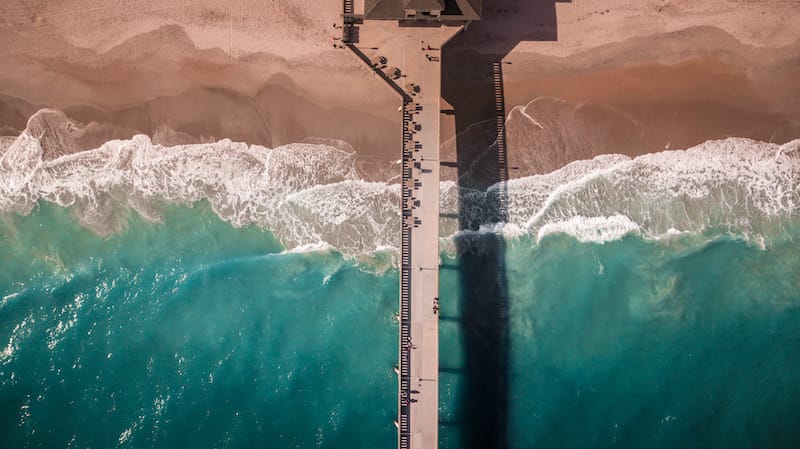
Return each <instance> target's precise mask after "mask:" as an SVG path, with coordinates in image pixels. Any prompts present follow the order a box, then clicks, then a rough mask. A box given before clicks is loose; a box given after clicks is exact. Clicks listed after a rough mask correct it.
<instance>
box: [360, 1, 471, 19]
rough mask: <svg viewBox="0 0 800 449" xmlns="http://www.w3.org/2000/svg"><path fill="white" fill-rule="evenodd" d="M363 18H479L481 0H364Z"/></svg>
mask: <svg viewBox="0 0 800 449" xmlns="http://www.w3.org/2000/svg"><path fill="white" fill-rule="evenodd" d="M364 18H365V19H372V20H430V21H439V22H463V21H468V20H480V18H481V0H364Z"/></svg>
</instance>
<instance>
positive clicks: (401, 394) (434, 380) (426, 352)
mask: <svg viewBox="0 0 800 449" xmlns="http://www.w3.org/2000/svg"><path fill="white" fill-rule="evenodd" d="M358 9H359V8H358V4H357V3H356V5H355V6H354V5H353V2H352V0H344V11H345V20H344V28H345V29H343V36H348V37H352V36H358V42H354V39H353V40H349V41H348V40H347V39H343V40H344V43H345V45H346V46H347V47H348V48H349V49H350V50H351V51H352V52H353V53H354V54H355V55H356V56H357V57H358V58H359V59H360V60H361V61H363V62H364V64H365V65H367V67H369V70H372V71H373V72H374V73H375V75H376V76H377V77H378V78H380V79H381V80H382V81H383V82H385V83H387V84H388V85H389V87H391V88H392V89H393V90H394V91H395V92H397V93H398V96H399V97H400V99H401V101H402V108H401V112H402V131H401V133H402V137H401V139H400V147H399V148H398V153H400V154H402V157H401V160H402V188H401V192H402V193H401V204H400V209H401V213H402V227H401V230H400V232H401V267H400V301H399V313H398V321H399V333H398V334H399V335H398V348H399V351H398V364H397V367H396V371H397V373H398V403H397V420H396V422H395V424H396V425H397V428H398V447H399V448H400V449H436V448H437V447H438V434H439V432H438V428H439V411H438V407H439V401H438V399H439V314H438V307H439V304H438V301H439V145H440V129H439V125H440V101H441V65H440V62H441V61H440V58H441V52H440V49H441V47H442V45H444V44H445V43H446V42H447V41H448V40H449V39H450V38H451V37H452V36H453V35H455V34H456V33H457V32H458V31H459V30H460V27H455V26H451V27H408V26H406V27H403V26H399V25H398V24H397V23H391V22H380V23H370V22H365V23H360V22H359V21H358V20H357V19H355V18H353V17H350V18H348V16H347V14H348V13H349V14H353V11H355V14H357V13H358ZM348 23H350V24H351V25H350V26H351V27H352V28H355V27H356V24H358V28H359V29H358V30H352V29H351V30H347V29H346V28H347V27H348ZM378 27H380V28H381V30H380V31H382V32H374V33H373V32H371V30H378ZM386 27H393V29H392V33H391V34H390V38H386V36H387V33H386V30H385V29H386ZM381 36H383V37H381ZM373 37H375V40H370V39H371V38H373ZM380 57H383V58H385V59H386V64H378V65H376V64H374V61H376V60H379V59H380ZM395 68H396V69H398V70H399V73H400V75H401V76H400V77H397V78H395V77H393V75H396V74H397V72H394V73H392V72H393V71H394V69H395Z"/></svg>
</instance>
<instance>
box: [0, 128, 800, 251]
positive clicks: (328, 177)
mask: <svg viewBox="0 0 800 449" xmlns="http://www.w3.org/2000/svg"><path fill="white" fill-rule="evenodd" d="M31 120H34V118H32V119H31ZM32 129H39V128H32ZM44 132H48V131H47V130H45V131H44ZM42 137H43V136H42V135H34V134H33V133H32V132H31V131H26V132H23V134H22V135H20V136H19V137H18V138H17V139H16V140H14V142H13V143H11V144H10V145H9V146H8V147H7V149H6V151H5V152H4V153H2V154H0V212H5V213H9V212H11V213H22V214H26V213H29V212H30V211H31V210H33V208H34V207H35V205H36V204H37V202H39V201H49V202H52V203H56V204H60V205H63V206H69V207H72V208H74V209H75V210H76V211H77V212H78V215H79V216H80V218H81V220H82V222H83V223H84V224H86V225H87V226H89V227H91V228H93V229H95V230H97V231H98V232H102V233H107V232H114V231H115V230H117V229H118V228H119V226H120V223H121V220H122V219H123V218H122V217H124V214H122V213H120V209H121V208H124V207H130V208H133V209H134V210H136V211H138V212H139V213H140V214H141V215H143V216H144V217H147V218H149V219H151V220H159V219H160V217H159V214H158V209H157V208H153V207H152V205H153V203H154V202H156V201H163V200H166V201H173V202H178V203H186V204H191V203H193V202H196V201H199V200H208V201H209V202H210V204H211V206H212V208H213V210H214V212H215V213H216V214H218V215H219V217H221V218H222V219H224V220H227V221H229V222H230V223H232V224H233V225H234V226H244V225H250V224H254V225H257V226H261V227H263V228H265V229H268V230H270V231H271V232H272V233H273V234H274V235H275V236H276V237H277V238H279V239H280V240H281V241H282V242H283V244H284V245H285V246H286V248H287V250H288V251H304V250H310V249H311V250H316V249H320V248H326V247H334V248H336V249H338V250H340V251H342V252H343V253H345V254H348V255H356V254H362V253H369V252H373V251H376V250H380V251H385V250H387V249H392V248H396V247H397V241H398V238H399V235H398V234H399V233H398V231H399V225H400V218H399V212H398V204H399V188H398V185H397V184H387V183H375V182H366V181H363V180H361V179H359V177H358V175H357V172H356V170H355V168H354V167H355V155H354V154H352V153H348V152H345V151H342V150H339V149H337V148H334V147H331V146H326V145H317V144H290V145H285V146H281V147H277V148H274V149H270V148H265V147H262V146H258V145H246V144H244V143H236V142H231V141H230V140H221V141H219V142H216V143H212V144H196V145H182V146H174V147H163V146H161V145H156V144H154V143H153V142H152V141H151V140H150V139H149V138H148V137H147V136H143V135H138V136H135V137H133V138H132V139H130V140H114V141H109V142H106V143H105V144H103V145H102V146H101V147H99V148H97V149H93V150H89V151H84V152H80V153H75V154H69V155H64V156H61V157H57V158H54V159H49V160H45V158H43V149H42ZM798 180H800V140H796V141H793V142H789V143H787V144H785V145H776V144H770V143H763V142H757V141H753V140H748V139H742V138H729V139H725V140H719V141H709V142H706V143H703V144H701V145H698V146H696V147H693V148H690V149H688V150H683V151H665V152H662V153H656V154H649V155H644V156H640V157H637V158H635V159H631V158H629V157H626V156H622V155H603V156H599V157H596V158H594V159H592V160H585V161H577V162H573V163H571V164H568V165H567V166H565V167H563V168H561V169H559V170H556V171H554V172H552V173H548V174H545V175H537V176H530V177H526V178H521V179H514V180H511V181H509V182H508V183H507V184H505V185H495V186H493V187H491V188H489V189H488V190H486V191H477V190H459V188H458V186H457V185H456V184H455V183H453V182H443V183H442V185H441V187H442V189H441V190H442V193H441V210H442V213H443V214H444V215H448V214H450V215H451V216H452V215H458V214H460V215H461V216H462V221H465V222H466V223H468V224H469V225H470V226H469V228H471V229H479V231H478V232H501V233H503V234H504V235H506V236H516V235H520V234H526V233H527V234H530V235H531V236H534V237H537V238H541V237H543V236H545V235H547V234H551V233H557V232H559V233H567V234H570V235H572V236H574V237H576V238H577V239H579V240H581V241H597V242H606V241H609V240H613V239H618V238H621V237H622V236H624V235H626V234H628V233H631V232H635V233H638V234H640V235H642V236H643V237H645V238H655V239H658V238H664V237H669V236H671V235H675V234H680V233H699V232H703V231H705V230H707V229H710V228H718V229H721V230H723V231H725V232H731V233H736V234H738V235H743V236H745V237H748V238H753V237H755V240H758V238H761V236H760V234H759V233H760V232H762V230H764V229H766V227H769V226H772V225H775V224H779V223H780V221H781V220H783V219H784V218H786V217H788V216H791V215H793V214H796V213H797V212H798V209H799V208H800V192H799V191H798ZM499 195H507V204H508V208H507V217H506V218H507V219H506V222H505V223H493V222H492V221H493V220H492V219H491V218H490V217H496V216H497V210H496V204H497V198H498V196H499ZM464 217H466V218H464ZM457 232H458V223H457V220H454V219H442V221H441V226H440V233H441V236H442V237H443V238H445V239H447V238H449V237H452V236H454V235H456V234H457ZM462 234H463V231H462Z"/></svg>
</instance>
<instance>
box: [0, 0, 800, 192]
mask: <svg viewBox="0 0 800 449" xmlns="http://www.w3.org/2000/svg"><path fill="white" fill-rule="evenodd" d="M81 2H89V0H70V2H67V3H69V4H76V5H78V4H82V3H81ZM22 3H23V4H24V5H23V6H22V7H20V8H17V10H15V11H11V12H14V14H10V13H9V11H4V9H8V7H6V8H3V7H0V16H3V17H5V21H4V22H0V37H2V38H3V39H4V40H6V41H7V42H9V43H10V45H8V46H6V47H5V48H4V49H0V56H2V60H4V61H13V63H11V62H6V63H5V64H3V65H4V67H3V69H4V78H3V79H0V135H12V136H14V135H17V134H18V133H19V132H20V131H21V130H22V129H23V128H24V126H25V124H26V123H27V120H28V119H29V118H30V116H31V115H32V114H33V113H35V112H36V111H37V110H39V109H41V108H55V109H59V110H62V111H63V112H64V113H65V114H66V116H67V117H68V118H69V120H70V121H72V122H74V123H73V125H70V126H73V127H74V128H78V129H81V136H80V138H77V139H72V141H71V145H72V147H69V146H65V147H64V148H60V149H55V150H53V153H54V154H62V153H68V152H74V151H78V150H81V149H89V148H95V147H97V146H99V145H100V144H102V143H103V142H105V141H108V140H111V139H126V138H130V137H132V136H133V135H135V134H145V135H148V136H149V137H150V138H151V139H152V140H153V141H154V142H155V143H160V144H164V145H175V144H186V143H203V142H213V141H217V140H220V139H225V138H229V139H231V140H234V141H242V142H246V143H248V144H256V145H263V146H267V147H276V146H280V145H284V144H288V143H295V142H308V141H312V142H320V141H330V142H334V141H342V142H344V143H345V144H346V145H348V146H350V147H352V148H353V149H354V150H355V151H356V153H357V155H358V160H359V164H360V169H359V170H360V172H361V173H362V174H363V175H364V176H365V177H367V178H368V179H370V180H374V181H383V180H387V179H391V178H392V177H393V176H394V175H396V173H395V171H396V167H394V166H393V165H392V162H394V161H395V160H397V159H398V158H399V149H398V148H397V147H398V145H399V143H398V142H399V121H400V116H399V113H398V112H397V106H398V104H399V102H398V100H397V99H396V98H394V97H393V96H392V94H391V93H390V92H388V91H387V90H386V89H385V88H384V86H382V85H381V83H380V81H379V80H378V79H377V78H375V77H374V76H373V75H372V74H371V73H370V72H369V71H368V70H366V69H365V68H364V67H361V65H362V64H361V63H360V62H359V61H357V60H356V59H355V58H354V57H353V56H352V55H349V54H348V53H347V51H345V50H334V49H333V48H332V46H331V47H328V46H327V45H328V44H327V43H326V44H325V45H324V46H323V45H322V42H328V41H326V38H327V36H326V33H327V34H331V33H330V31H331V30H330V29H329V28H330V26H331V25H330V23H332V22H335V21H336V20H337V18H338V10H337V8H335V7H334V6H335V5H334V6H331V5H326V6H325V7H324V8H323V11H322V14H321V15H320V17H318V18H316V19H313V20H311V19H309V20H306V21H297V20H293V18H292V16H291V15H290V14H289V12H287V11H284V10H283V9H281V6H280V5H275V6H271V7H267V8H266V9H264V10H261V9H258V8H255V9H254V10H252V11H251V10H247V11H243V12H241V14H238V13H235V12H232V11H228V12H225V11H223V9H225V8H223V6H225V5H223V4H222V2H210V3H209V5H208V6H207V7H205V9H203V8H200V10H198V11H192V12H190V13H189V14H190V15H189V16H188V18H187V17H182V16H180V14H179V10H180V8H178V10H176V11H172V10H169V11H166V12H163V14H162V13H159V14H161V15H159V14H156V16H157V17H155V16H154V17H155V18H154V17H151V16H149V15H148V14H147V8H144V9H143V11H142V12H141V13H136V14H134V15H133V16H132V19H131V20H132V23H131V24H125V23H122V22H121V21H120V20H118V19H119V18H117V19H115V20H112V21H110V22H109V23H102V24H101V25H100V26H98V27H97V29H90V28H91V27H89V25H90V24H91V23H90V22H91V20H89V18H86V19H85V20H84V21H83V22H82V21H81V19H80V18H78V17H75V15H74V14H73V13H71V12H69V11H68V10H65V11H61V10H59V9H58V8H62V9H63V8H66V6H61V7H59V6H52V8H54V10H53V11H50V12H49V13H48V12H47V11H44V12H39V13H34V12H35V11H34V9H35V8H33V5H32V4H30V5H28V4H27V3H28V2H26V1H22ZM657 3H659V2H653V1H649V0H648V1H645V2H639V3H636V2H632V1H630V0H607V1H606V2H604V4H607V5H608V8H605V9H604V8H602V7H601V6H602V5H596V4H594V5H586V4H581V3H579V2H576V3H575V4H572V3H567V4H558V5H557V7H556V11H554V12H553V14H554V16H553V17H551V19H552V20H554V21H555V22H554V23H557V24H558V26H560V27H561V29H560V30H559V31H558V38H557V39H556V40H554V41H543V42H542V41H539V42H537V41H528V42H521V43H519V44H518V45H516V46H515V47H514V48H513V49H512V50H511V51H510V53H509V54H508V55H506V57H505V58H504V60H505V61H507V62H510V63H511V64H509V65H505V66H504V72H505V80H506V87H505V91H506V105H507V111H506V112H507V114H508V117H507V119H508V128H507V130H508V142H509V149H508V154H509V165H511V166H513V167H515V169H513V170H511V171H510V175H511V177H512V178H516V177H523V176H527V175H531V174H541V173H548V172H551V171H553V170H556V169H558V168H559V167H562V166H563V165H565V164H567V163H569V162H571V161H575V160H582V159H589V158H591V157H594V156H596V155H599V154H608V153H619V154H625V155H627V156H631V157H635V156H638V155H641V154H646V153H652V152H655V151H662V150H664V149H670V148H688V147H691V146H693V145H697V144H700V143H702V142H705V141H708V140H714V139H720V138H725V137H730V136H737V137H746V138H752V139H755V140H761V141H766V142H775V143H785V142H788V141H790V140H793V139H795V138H798V137H800V85H798V84H797V83H796V82H794V80H796V79H800V62H798V61H800V31H794V32H793V31H792V30H771V29H770V30H766V29H765V30H762V32H761V34H758V33H757V32H756V31H757V30H758V27H759V26H762V27H763V26H764V24H765V23H768V22H769V20H770V19H773V18H776V17H781V20H788V19H787V17H793V16H794V15H800V13H798V12H796V11H793V10H792V9H791V8H789V5H785V6H783V5H773V6H771V7H770V6H768V5H765V6H763V7H762V8H761V9H759V8H758V7H757V6H754V5H748V6H747V7H746V8H744V9H743V10H742V11H741V12H736V11H732V10H729V9H728V7H727V6H726V3H725V2H724V1H722V0H719V1H715V2H711V3H709V4H707V5H704V6H703V7H698V8H697V9H693V7H690V6H687V5H688V3H686V4H684V2H672V4H670V5H667V6H668V7H662V6H663V5H662V6H658V7H655V6H654V5H656V4H657ZM26 8H28V9H30V11H33V12H31V15H30V17H31V20H30V22H26V21H24V20H22V19H21V18H22V17H23V16H24V14H23V15H21V14H20V11H21V10H25V9H26ZM31 8H33V9H31ZM220 8H222V9H220ZM269 8H276V9H275V10H270V9H269ZM665 8H666V10H665ZM45 9H46V8H45ZM301 9H302V8H301ZM751 10H757V11H758V12H759V13H760V14H759V17H758V18H757V22H758V23H757V24H756V23H754V24H752V25H751V26H748V27H742V30H741V33H740V34H741V35H740V36H739V37H737V36H732V35H731V34H729V33H728V32H726V31H724V30H731V29H732V27H734V24H736V23H738V22H737V21H741V20H744V19H745V18H747V14H749V13H752V11H751ZM58 11H61V12H58ZM92 11H94V10H92ZM103 11H105V10H104V9H97V11H96V12H90V14H89V15H90V16H91V15H92V14H95V15H97V14H101V13H103V14H104V12H103ZM170 11H171V12H170ZM209 11H211V12H209ZM608 11H610V12H608ZM4 12H5V14H3V13H4ZM185 12H186V11H184V13H185ZM212 13H213V14H212ZM223 13H224V14H223ZM229 13H230V15H226V14H229ZM170 14H173V15H170ZM215 14H216V15H215ZM237 14H238V15H237ZM250 14H253V17H250V16H249V15H250ZM270 14H272V15H273V16H274V17H273V16H270ZM665 14H667V15H666V16H665ZM245 16H247V17H245ZM267 16H270V17H271V18H267ZM9 17H11V18H9ZM215 17H216V18H215ZM190 19H191V20H190ZM234 19H236V20H240V19H241V21H240V22H230V24H231V26H232V24H234V23H236V24H238V25H239V28H236V30H237V31H238V32H239V34H236V33H234V29H231V30H229V31H230V33H228V34H225V33H222V32H221V29H222V28H221V26H222V25H224V24H226V23H228V22H226V20H227V21H233V20H234ZM622 19H625V20H634V21H635V23H636V24H637V26H636V27H633V28H630V29H629V28H626V27H625V26H624V25H623V22H620V21H621V20H622ZM531 20H533V22H531V21H530V20H529V21H528V22H524V23H520V24H519V25H520V26H534V25H535V21H536V20H538V19H537V18H533V19H531ZM542 20H544V19H542ZM197 21H199V22H204V21H205V22H206V23H207V25H208V27H209V28H208V30H207V31H206V33H205V34H204V33H203V32H202V31H201V29H200V28H198V27H197V25H198V22H197ZM715 21H716V25H718V27H714V26H712V25H713V24H714V23H715ZM684 22H685V23H687V24H689V27H688V28H683V29H681V28H679V27H678V25H679V24H681V23H684ZM190 23H191V25H189V24H190ZM645 24H650V25H651V27H650V28H647V27H645V26H644V25H645ZM758 24H760V25H758ZM76 26H77V28H74V27H76ZM265 26H266V27H267V29H265V31H264V34H263V35H262V34H253V35H251V36H249V37H248V36H246V33H244V31H245V30H253V29H259V27H261V28H264V27H265ZM114 27H122V28H121V29H123V30H125V31H124V32H121V33H117V34H113V33H112V32H111V31H113V29H114ZM603 27H607V29H604V28H603ZM87 29H89V31H91V32H90V33H88V34H86V35H85V36H84V35H81V34H80V33H79V31H81V30H84V31H85V30H87ZM577 29H584V30H585V31H584V33H583V34H580V35H579V34H577V31H576V30H577ZM571 30H572V31H571ZM573 31H575V32H573ZM281 33H284V36H283V37H284V40H285V41H286V43H285V45H286V46H287V47H286V48H282V49H276V47H275V46H276V45H277V43H276V42H272V41H270V36H275V35H280V34H281ZM770 33H772V34H770ZM126 37H127V38H126ZM234 37H235V39H234ZM592 37H593V38H594V40H592V39H591V38H592ZM125 38H126V39H125ZM389 38H390V36H385V37H383V38H382V39H389ZM215 39H216V41H215ZM771 39H772V40H774V41H775V42H776V44H775V46H769V43H770V40H771ZM379 41H380V40H379ZM215 42H216V43H217V44H218V45H217V46H214V45H213V43H215ZM493 42H494V41H493V40H492V38H491V37H490V38H488V39H486V40H485V42H484V43H483V44H482V47H481V46H478V48H479V49H480V50H481V51H488V52H491V51H492V48H493V47H492V45H493ZM497 42H498V45H504V44H502V42H501V41H497ZM745 42H746V43H745ZM226 43H227V44H228V45H225V44H226ZM328 43H329V42H328ZM234 44H236V45H237V46H234ZM262 44H263V45H262ZM234 48H236V49H237V50H236V51H234ZM256 48H264V49H265V51H264V52H253V50H254V49H256ZM481 48H482V49H481ZM289 50H291V51H289ZM269 51H272V53H269ZM287 53H288V54H290V56H287ZM232 54H234V55H236V57H232V56H231V55H232ZM523 112H524V114H523ZM65 126H66V125H65ZM448 129H449V131H448ZM452 132H453V131H452V128H448V126H447V124H446V123H445V120H443V126H442V150H441V151H442V157H441V159H442V160H449V159H451V158H453V157H454V154H453V148H452V145H451V144H450V143H449V142H448V140H449V139H450V138H452V137H453V135H452ZM448 133H449V134H448ZM58 140H59V139H55V141H56V144H62V143H63V142H61V143H59V142H58ZM62 141H63V139H62ZM448 172H449V171H448V170H443V172H442V175H443V179H452V178H453V176H454V175H453V174H452V173H448Z"/></svg>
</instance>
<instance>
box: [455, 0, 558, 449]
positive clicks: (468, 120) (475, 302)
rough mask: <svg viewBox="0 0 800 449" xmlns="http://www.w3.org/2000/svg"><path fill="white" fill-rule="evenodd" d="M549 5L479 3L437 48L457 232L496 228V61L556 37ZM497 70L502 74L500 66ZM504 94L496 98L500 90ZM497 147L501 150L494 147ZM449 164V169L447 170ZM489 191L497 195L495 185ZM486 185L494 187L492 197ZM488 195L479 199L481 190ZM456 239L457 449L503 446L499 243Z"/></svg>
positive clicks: (504, 343)
mask: <svg viewBox="0 0 800 449" xmlns="http://www.w3.org/2000/svg"><path fill="white" fill-rule="evenodd" d="M556 3H557V2H556V1H555V0H484V3H483V16H482V20H481V21H478V22H473V23H470V24H469V25H468V26H467V27H466V28H465V29H464V30H462V31H461V32H460V33H459V34H458V35H456V36H455V37H454V38H453V39H452V40H451V41H450V42H448V43H447V44H446V45H445V46H444V47H443V48H442V97H443V98H444V100H445V101H447V102H448V103H449V104H450V105H451V106H452V111H451V112H449V113H452V114H453V115H454V118H455V132H456V137H455V145H456V163H455V164H443V165H444V166H449V167H451V168H443V169H445V170H447V169H452V168H455V169H456V170H457V173H458V182H457V184H458V187H459V213H458V225H459V229H460V230H461V231H477V230H479V229H480V228H481V226H485V225H490V224H492V223H502V222H505V221H506V219H507V212H506V210H505V204H506V187H505V183H503V182H501V181H505V180H507V179H508V166H507V162H506V161H507V159H506V157H505V154H504V150H505V149H504V145H503V144H502V142H504V134H503V133H504V132H505V130H504V129H503V128H504V121H503V120H498V116H501V117H503V118H504V117H505V110H504V105H503V103H502V102H500V103H499V107H500V110H498V102H497V99H496V88H495V82H494V75H495V72H496V71H497V67H498V66H497V63H500V62H501V61H502V59H503V58H504V57H505V56H506V55H507V54H508V53H509V52H510V51H511V50H512V49H513V48H514V47H515V46H516V45H517V44H518V43H519V42H521V41H534V40H535V41H554V40H556V39H557V37H558V35H557V22H556V5H555V4H556ZM499 67H502V65H500V66H499ZM500 93H501V95H502V91H501V92H500ZM498 142H500V145H498ZM453 165H455V167H453ZM492 186H495V187H492ZM490 187H492V188H491V189H490ZM487 189H488V190H489V193H488V194H486V195H481V194H476V192H486V191H487ZM459 235H460V236H459V237H458V238H457V239H456V246H457V251H458V264H459V271H460V273H459V276H460V282H461V287H462V288H461V291H462V296H461V298H460V310H459V315H460V320H459V321H460V324H461V335H462V344H463V351H464V365H463V369H462V370H460V373H459V375H461V376H462V379H461V380H462V382H461V383H462V385H463V386H464V388H463V391H462V393H461V401H460V403H459V405H458V410H457V411H456V414H457V424H456V425H457V426H458V428H459V440H460V442H461V444H460V445H461V447H464V448H469V449H473V448H474V449H492V448H505V447H507V446H508V437H507V433H508V422H507V421H508V408H509V397H508V396H509V387H508V378H509V351H510V344H511V342H510V341H509V321H508V308H509V298H508V294H507V288H506V268H505V242H504V241H503V238H502V236H500V235H498V234H496V233H491V232H480V233H479V232H474V233H472V232H460V233H459Z"/></svg>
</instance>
